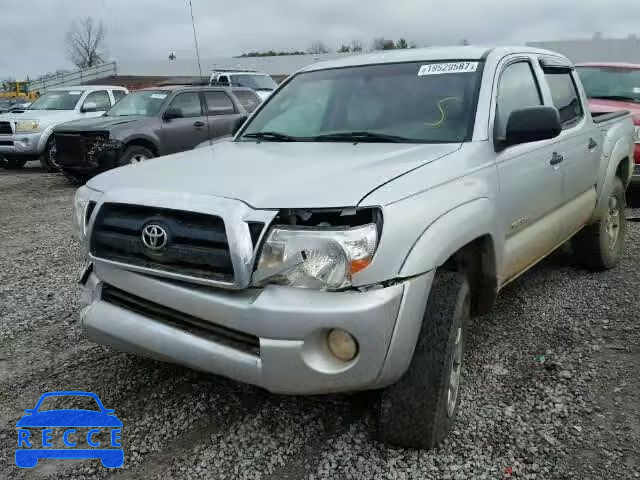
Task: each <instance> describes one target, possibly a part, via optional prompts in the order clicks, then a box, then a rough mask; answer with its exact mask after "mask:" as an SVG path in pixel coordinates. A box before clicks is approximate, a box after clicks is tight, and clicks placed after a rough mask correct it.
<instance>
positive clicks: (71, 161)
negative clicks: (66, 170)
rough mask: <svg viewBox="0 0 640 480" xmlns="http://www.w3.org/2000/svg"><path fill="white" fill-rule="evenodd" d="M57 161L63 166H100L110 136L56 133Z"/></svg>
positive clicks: (93, 133) (88, 133)
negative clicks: (99, 161) (101, 156)
mask: <svg viewBox="0 0 640 480" xmlns="http://www.w3.org/2000/svg"><path fill="white" fill-rule="evenodd" d="M55 141H56V161H57V162H58V164H59V165H63V166H74V167H79V166H83V167H84V166H91V167H95V166H97V165H98V160H99V157H100V154H101V153H102V152H103V151H104V149H105V147H106V146H107V141H108V134H106V133H100V132H82V133H56V134H55Z"/></svg>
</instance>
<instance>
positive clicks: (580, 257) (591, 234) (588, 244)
mask: <svg viewBox="0 0 640 480" xmlns="http://www.w3.org/2000/svg"><path fill="white" fill-rule="evenodd" d="M614 204H615V206H614ZM625 208H626V198H625V190H624V186H623V185H622V180H620V179H619V178H618V177H616V179H615V180H614V184H613V189H612V191H611V194H610V196H609V199H608V201H607V208H606V210H605V212H604V213H603V214H602V217H601V218H600V219H599V220H598V221H597V222H595V223H594V224H592V225H588V226H586V227H585V228H583V229H582V230H581V231H580V232H578V233H577V234H576V236H575V237H574V238H573V239H572V241H571V246H572V248H573V255H574V258H575V260H576V262H577V263H578V264H580V265H582V266H584V267H586V268H588V269H589V270H596V271H597V270H609V269H611V268H614V267H615V266H616V265H618V263H620V257H621V256H622V249H623V247H624V239H625V235H626V233H627V218H626V215H625ZM614 210H615V211H617V224H618V226H617V227H615V228H616V229H617V233H616V234H615V240H614V237H613V235H612V234H611V228H612V223H611V222H612V221H613V220H612V219H614V218H616V217H615V216H614V215H613V213H614ZM614 223H615V222H614Z"/></svg>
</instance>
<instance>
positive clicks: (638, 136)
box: [633, 127, 640, 143]
mask: <svg viewBox="0 0 640 480" xmlns="http://www.w3.org/2000/svg"><path fill="white" fill-rule="evenodd" d="M633 140H634V142H636V143H640V127H636V131H635V132H634V134H633Z"/></svg>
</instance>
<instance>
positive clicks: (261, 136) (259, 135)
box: [242, 132, 298, 142]
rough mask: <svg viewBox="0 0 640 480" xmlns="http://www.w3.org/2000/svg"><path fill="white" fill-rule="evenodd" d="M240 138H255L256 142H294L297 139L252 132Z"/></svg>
mask: <svg viewBox="0 0 640 480" xmlns="http://www.w3.org/2000/svg"><path fill="white" fill-rule="evenodd" d="M242 138H255V139H256V140H266V141H268V142H296V141H297V140H298V139H297V138H296V137H292V136H291V135H287V134H286V133H279V132H254V133H245V134H244V135H243V136H242Z"/></svg>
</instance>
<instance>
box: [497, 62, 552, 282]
mask: <svg viewBox="0 0 640 480" xmlns="http://www.w3.org/2000/svg"><path fill="white" fill-rule="evenodd" d="M536 71H539V68H538V69H537V70H536V68H535V66H534V58H532V57H529V56H518V57H510V58H507V59H505V60H503V61H502V62H501V65H500V67H499V68H498V78H497V83H496V84H497V91H496V92H495V94H494V95H495V96H494V100H493V105H494V107H493V109H492V121H493V131H494V142H495V144H496V150H497V153H496V167H497V173H498V178H499V182H500V190H499V193H498V206H499V218H500V219H502V222H503V229H504V238H505V250H506V252H505V259H504V270H503V271H502V272H500V279H501V281H502V282H506V281H508V280H510V279H512V278H514V277H515V276H517V275H519V274H520V273H522V271H524V270H525V269H527V268H528V267H529V266H530V265H532V264H533V263H535V262H536V261H537V260H539V259H540V258H542V257H543V256H544V255H546V254H547V253H549V252H550V251H551V250H552V249H553V248H554V247H555V246H556V245H557V242H558V234H557V229H556V228H555V223H554V221H553V218H552V217H553V215H554V213H555V212H556V211H557V210H558V208H559V207H560V206H561V205H562V203H563V192H562V172H560V170H559V169H558V168H557V167H556V166H554V165H552V164H551V160H552V156H553V151H554V148H553V145H552V144H551V143H550V142H549V141H541V142H533V143H525V144H521V145H513V146H510V147H507V148H505V149H501V148H499V147H498V145H499V143H500V142H499V140H500V139H503V138H505V133H506V126H507V121H508V119H509V115H510V114H511V112H513V111H514V110H519V109H522V108H526V107H533V106H540V105H543V104H544V97H543V93H542V89H541V86H540V78H539V77H538V76H537V74H536Z"/></svg>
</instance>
